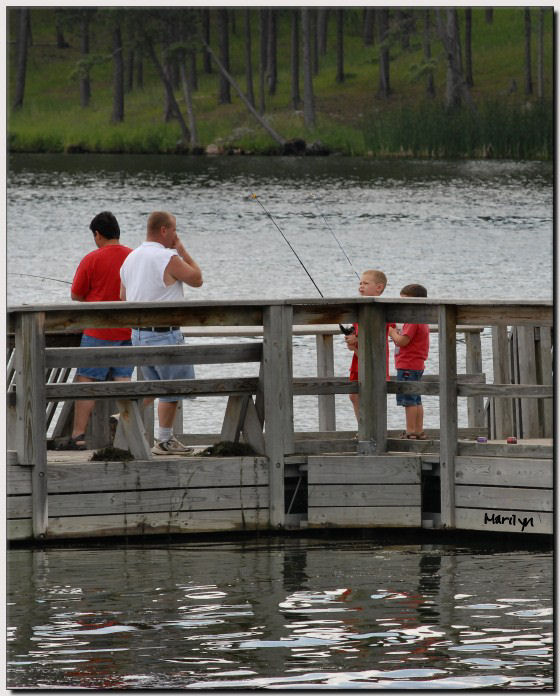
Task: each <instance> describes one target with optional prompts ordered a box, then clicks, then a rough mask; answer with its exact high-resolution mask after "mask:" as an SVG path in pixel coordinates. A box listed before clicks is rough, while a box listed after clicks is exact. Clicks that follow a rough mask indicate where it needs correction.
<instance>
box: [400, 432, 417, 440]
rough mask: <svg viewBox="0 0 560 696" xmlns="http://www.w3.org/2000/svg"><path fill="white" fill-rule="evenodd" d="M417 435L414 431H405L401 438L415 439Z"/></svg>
mask: <svg viewBox="0 0 560 696" xmlns="http://www.w3.org/2000/svg"><path fill="white" fill-rule="evenodd" d="M417 439H418V437H417V436H416V433H407V432H406V431H405V432H403V433H402V435H401V440H417Z"/></svg>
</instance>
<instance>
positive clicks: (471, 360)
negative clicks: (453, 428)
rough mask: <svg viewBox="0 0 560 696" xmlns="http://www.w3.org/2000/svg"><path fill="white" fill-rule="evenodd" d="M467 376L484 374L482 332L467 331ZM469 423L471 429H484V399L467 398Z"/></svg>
mask: <svg viewBox="0 0 560 696" xmlns="http://www.w3.org/2000/svg"><path fill="white" fill-rule="evenodd" d="M465 344H466V361H465V369H466V372H467V374H480V373H481V372H482V347H481V341H480V331H479V330H477V331H465ZM467 423H468V426H469V428H483V427H484V397H482V396H469V397H468V398H467Z"/></svg>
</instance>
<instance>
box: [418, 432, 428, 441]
mask: <svg viewBox="0 0 560 696" xmlns="http://www.w3.org/2000/svg"><path fill="white" fill-rule="evenodd" d="M416 439H417V440H427V439H428V436H427V435H426V433H425V432H424V431H423V430H422V432H421V433H416Z"/></svg>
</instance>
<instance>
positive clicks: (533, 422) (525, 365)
mask: <svg viewBox="0 0 560 696" xmlns="http://www.w3.org/2000/svg"><path fill="white" fill-rule="evenodd" d="M517 346H518V347H517V350H518V354H519V383H520V384H536V383H537V360H536V345H535V327H534V326H518V327H517ZM520 401H521V422H522V424H523V437H524V438H531V437H534V438H538V437H542V427H541V423H540V422H539V406H538V402H537V399H521V400H520Z"/></svg>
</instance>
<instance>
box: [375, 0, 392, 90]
mask: <svg viewBox="0 0 560 696" xmlns="http://www.w3.org/2000/svg"><path fill="white" fill-rule="evenodd" d="M376 13H377V27H378V32H379V90H378V93H377V95H378V96H379V97H382V98H383V99H387V98H388V97H389V95H390V94H391V83H390V80H389V46H388V45H387V42H388V40H389V10H387V9H383V8H381V9H379V10H376Z"/></svg>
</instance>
